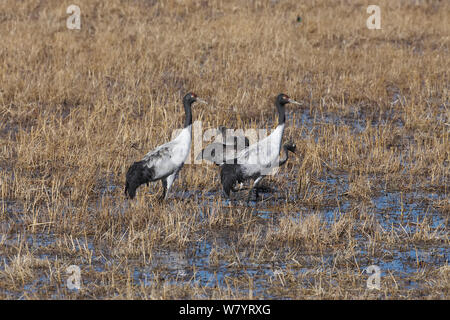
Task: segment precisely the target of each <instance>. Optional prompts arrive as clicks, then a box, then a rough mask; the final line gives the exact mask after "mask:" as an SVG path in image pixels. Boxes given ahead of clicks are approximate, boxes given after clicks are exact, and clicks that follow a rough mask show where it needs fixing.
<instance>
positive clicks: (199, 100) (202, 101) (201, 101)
mask: <svg viewBox="0 0 450 320" xmlns="http://www.w3.org/2000/svg"><path fill="white" fill-rule="evenodd" d="M195 101H196V102H200V103H203V104H208V102H206V101H205V100H202V99H200V98H195Z"/></svg>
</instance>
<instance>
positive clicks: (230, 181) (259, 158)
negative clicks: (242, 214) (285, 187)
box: [220, 94, 301, 201]
mask: <svg viewBox="0 0 450 320" xmlns="http://www.w3.org/2000/svg"><path fill="white" fill-rule="evenodd" d="M288 103H293V104H297V105H301V104H300V103H299V102H297V101H295V100H293V99H291V98H289V97H288V96H287V95H285V94H279V95H278V96H277V98H276V100H275V106H276V108H277V111H278V125H277V127H276V128H275V130H274V131H273V132H272V133H271V134H270V135H269V136H267V137H266V138H264V139H262V140H260V141H258V142H257V143H254V144H252V145H251V146H249V147H248V148H246V149H244V150H242V151H241V152H240V153H239V155H238V156H237V157H236V159H233V160H232V161H227V163H224V164H222V165H221V168H220V180H221V183H222V188H223V191H224V193H225V195H226V196H227V197H229V195H230V191H231V190H232V188H233V186H234V184H235V183H236V182H239V183H242V182H244V181H245V180H249V179H254V182H253V185H252V187H251V188H250V191H249V193H248V201H249V200H250V199H251V195H252V191H253V189H255V190H256V200H257V199H258V190H257V186H258V184H259V182H260V181H261V179H262V178H264V176H266V175H268V174H271V173H272V172H273V169H274V168H276V167H278V166H279V162H280V159H279V153H280V150H281V140H282V138H283V133H284V127H285V121H286V115H285V105H286V104H288ZM286 160H287V158H286ZM230 162H231V163H230Z"/></svg>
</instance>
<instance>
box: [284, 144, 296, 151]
mask: <svg viewBox="0 0 450 320" xmlns="http://www.w3.org/2000/svg"><path fill="white" fill-rule="evenodd" d="M284 147H285V148H286V150H288V151H290V152H292V153H295V150H296V149H297V146H296V145H295V143H293V142H291V141H289V142H286V143H285V144H284Z"/></svg>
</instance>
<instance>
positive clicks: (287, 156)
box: [278, 145, 289, 166]
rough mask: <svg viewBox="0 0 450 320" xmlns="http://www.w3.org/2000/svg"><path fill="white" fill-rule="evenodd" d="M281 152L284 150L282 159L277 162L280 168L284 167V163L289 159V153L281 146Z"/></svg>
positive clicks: (284, 146)
mask: <svg viewBox="0 0 450 320" xmlns="http://www.w3.org/2000/svg"><path fill="white" fill-rule="evenodd" d="M283 150H284V155H283V157H282V158H281V159H280V160H279V162H278V163H279V166H282V165H284V164H285V163H286V161H287V160H288V158H289V154H288V153H289V151H288V148H287V146H286V145H283Z"/></svg>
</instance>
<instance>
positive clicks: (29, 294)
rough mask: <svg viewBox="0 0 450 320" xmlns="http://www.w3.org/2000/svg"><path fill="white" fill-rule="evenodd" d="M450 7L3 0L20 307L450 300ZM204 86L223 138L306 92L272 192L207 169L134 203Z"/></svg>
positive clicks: (1, 213)
mask: <svg viewBox="0 0 450 320" xmlns="http://www.w3.org/2000/svg"><path fill="white" fill-rule="evenodd" d="M71 4H76V5H77V6H79V8H80V17H81V28H80V29H79V30H76V29H75V30H72V29H68V28H67V25H66V23H67V19H68V18H69V16H70V15H71V14H68V13H67V12H66V10H67V7H68V6H69V5H71ZM370 4H376V5H378V6H379V7H380V9H381V29H379V30H377V29H373V30H371V29H368V28H367V26H366V20H367V19H368V18H369V16H370V13H367V7H368V5H370ZM449 18H450V2H448V1H437V0H436V1H423V0H418V1H410V0H398V1H387V0H377V1H370V2H368V1H359V0H357V1H322V0H317V1H312V0H311V1H296V0H278V1H277V0H272V1H271V0H260V1H244V0H232V1H231V0H230V1H221V0H211V1H201V0H199V1H194V0H179V1H175V0H172V1H153V0H129V1H125V0H122V1H119V0H110V1H91V0H89V1H88V0H76V1H73V2H72V1H59V0H58V1H56V0H52V1H37V0H36V1H16V0H2V1H1V2H0V41H1V45H0V299H261V298H262V299H449V296H450V295H449V293H450V266H449V264H448V263H449V262H448V261H449V255H450V247H449V231H448V230H449V229H448V228H449V214H450V201H449V198H450V197H449V181H450V171H449V165H450V163H449V156H450V104H449V88H450V73H449V71H450V52H449V46H450V19H449ZM188 91H193V92H195V93H196V94H197V95H198V96H199V97H201V98H203V99H204V100H207V101H208V105H205V106H200V105H194V106H193V117H194V121H196V120H201V121H202V128H203V130H207V129H211V128H216V127H217V126H219V125H225V126H227V127H229V128H242V129H248V128H255V129H259V128H264V129H270V130H271V129H273V128H274V127H275V126H276V122H277V115H276V111H275V108H274V104H273V103H274V98H275V97H276V95H277V94H278V93H280V92H283V93H286V94H288V95H289V96H290V97H292V98H293V99H295V100H297V101H299V102H301V103H302V106H294V105H288V106H287V107H286V116H287V118H286V130H285V133H284V138H283V141H289V140H290V141H294V142H295V143H296V145H297V154H296V155H291V156H290V158H289V160H288V162H287V163H286V165H285V166H283V167H282V168H281V169H280V171H279V172H278V173H277V174H276V175H273V176H269V177H266V178H265V179H264V180H263V181H262V187H264V188H263V190H262V191H261V195H262V199H261V200H260V201H259V202H255V201H251V202H250V203H246V202H245V201H244V199H245V196H246V194H247V191H248V187H249V184H248V183H247V184H246V185H244V188H245V190H243V191H240V192H236V193H233V196H232V200H231V201H230V200H227V199H224V198H223V197H222V194H221V187H220V179H219V175H218V168H217V167H215V166H214V165H211V164H208V163H201V164H194V161H191V164H186V165H185V166H184V167H183V169H182V170H181V172H180V174H179V177H178V179H177V180H176V181H175V183H174V185H173V187H172V190H171V193H170V197H169V199H168V200H167V201H163V202H159V201H158V199H157V198H158V195H159V194H160V193H161V191H162V187H161V183H159V182H158V183H153V184H150V186H149V187H147V186H141V188H139V189H138V193H137V197H136V198H135V199H134V200H127V199H126V198H125V196H124V182H125V175H126V172H127V169H128V167H129V166H130V165H131V164H132V163H133V161H136V160H139V159H141V158H142V157H143V156H144V154H145V153H147V152H148V151H149V150H151V149H153V148H154V147H156V146H158V145H160V144H162V143H164V142H167V141H169V140H170V139H171V138H172V132H173V131H174V130H176V129H178V128H181V127H182V125H183V119H184V111H183V108H182V105H181V98H182V96H183V95H184V94H185V93H187V92H188ZM203 143H204V144H206V143H207V141H204V142H203ZM191 151H192V150H191ZM194 157H195V154H194V152H191V159H192V160H193V159H194ZM371 265H375V266H377V267H378V268H379V269H378V270H379V273H377V272H375V273H372V274H371V273H369V272H367V270H366V269H367V268H368V267H369V266H371ZM69 266H75V268H79V269H78V270H79V277H78V278H77V279H79V280H80V282H79V289H76V288H75V289H73V287H72V288H71V286H70V285H69V284H73V283H76V282H73V281H72V280H73V279H74V278H73V277H74V276H76V275H78V273H77V272H73V271H71V270H73V268H74V267H71V268H69ZM377 274H379V277H376V276H377ZM374 277H375V278H374ZM377 278H378V279H379V280H380V282H379V287H378V288H375V289H374V288H370V286H368V284H372V285H373V284H374V283H375V284H376V281H374V279H375V280H376V279H377ZM71 281H72V282H71Z"/></svg>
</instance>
